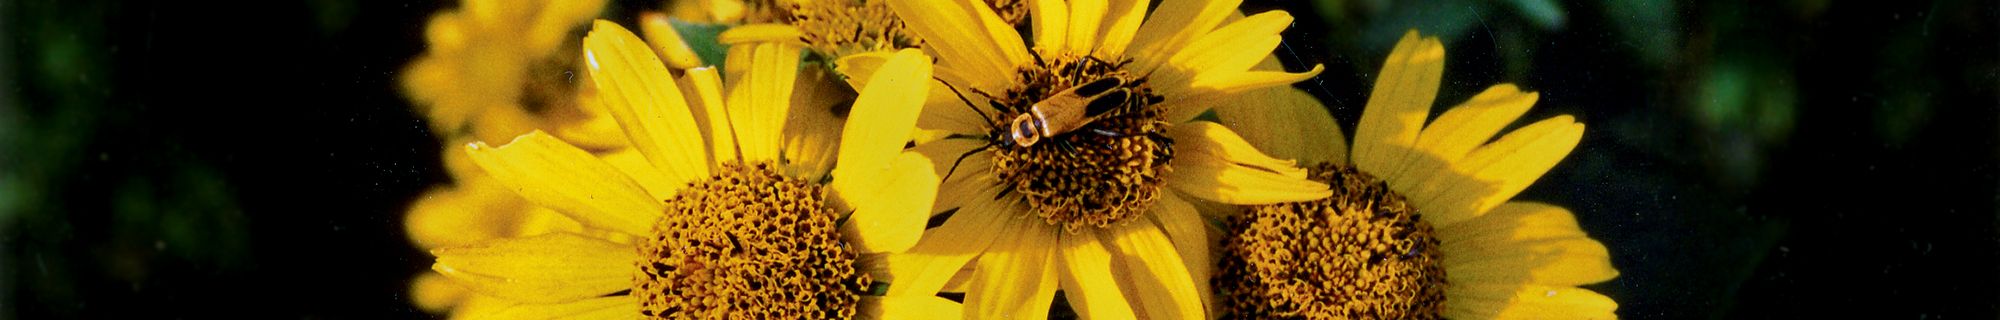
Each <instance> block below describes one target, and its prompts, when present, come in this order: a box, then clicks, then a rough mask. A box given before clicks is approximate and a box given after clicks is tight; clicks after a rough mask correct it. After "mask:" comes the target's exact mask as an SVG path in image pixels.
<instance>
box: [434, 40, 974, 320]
mask: <svg viewBox="0 0 2000 320" xmlns="http://www.w3.org/2000/svg"><path fill="white" fill-rule="evenodd" d="M584 48H585V49H584V54H585V56H586V63H587V65H588V66H589V70H590V73H591V78H592V79H593V81H594V82H595V84H596V87H597V88H598V89H599V90H601V92H602V95H601V98H603V105H604V106H605V107H606V109H607V110H608V111H609V113H610V114H611V115H612V118H614V119H615V120H616V121H617V123H618V127H619V128H620V129H621V131H623V132H624V134H625V135H626V136H627V137H629V138H630V139H631V144H632V147H633V148H634V149H636V150H637V151H638V152H637V153H638V154H640V155H641V158H643V162H644V164H645V165H644V166H643V167H647V168H651V169H652V170H622V169H621V168H620V166H618V165H616V164H614V163H610V162H611V161H610V160H611V159H608V158H602V157H598V156H594V155H592V154H590V153H588V152H586V151H584V150H582V149H580V148H578V147H576V146H574V145H571V144H569V143H566V142H564V141H561V140H558V139H556V138H554V137H552V136H550V135H548V134H545V133H541V132H532V133H529V134H526V135H522V136H520V137H518V138H516V139H514V141H513V142H511V143H508V144H506V145H504V146H500V147H497V148H496V147H492V146H489V145H487V144H485V143H483V142H481V143H474V144H472V145H471V146H468V147H467V150H468V151H467V152H468V153H469V154H470V157H471V158H472V160H473V161H474V162H476V163H477V164H478V166H479V167H480V168H482V169H484V170H487V171H488V172H489V173H490V174H491V176H493V177H494V178H495V180H496V181H498V182H500V184H502V185H504V186H505V187H507V188H508V189H511V190H515V191H517V192H518V193H519V194H520V195H521V196H523V198H525V199H527V200H528V201H529V202H531V203H534V204H537V205H540V206H542V207H546V208H552V209H554V210H555V211H556V212H559V213H561V214H563V215H564V216H567V217H569V218H571V219H574V220H575V221H577V222H580V223H581V225H582V226H583V227H584V229H585V230H599V231H602V232H601V233H588V232H585V233H578V232H566V231H558V232H552V233H547V234H542V235H538V236H531V237H516V238H507V239H501V240H492V241H484V242H481V243H478V244H473V245H467V246H459V247H451V248H444V249H438V250H434V251H433V254H435V255H437V256H438V260H437V264H436V265H435V266H434V269H435V270H437V271H439V272H440V273H442V274H443V275H444V276H445V277H447V278H448V279H449V281H451V282H454V283H457V284H459V285H463V286H465V287H467V288H471V289H472V290H474V291H475V292H479V293H481V294H485V295H489V296H492V297H495V298H498V299H500V300H504V301H505V303H503V304H504V306H503V307H500V308H495V309H490V312H491V313H488V314H483V316H491V317H500V318H547V317H563V318H630V317H633V316H635V315H636V316H644V317H727V318H738V317H742V318H830V317H837V318H846V317H854V316H857V315H864V316H868V317H881V316H884V312H911V313H909V314H905V315H912V316H922V317H931V316H940V315H945V316H948V315H951V314H954V313H955V312H956V311H957V310H956V305H955V304H952V303H950V301H949V300H943V299H942V298H937V297H934V296H908V297H905V296H886V297H885V296H862V294H863V293H866V292H867V291H868V289H869V287H870V281H869V279H868V277H867V275H866V274H863V273H860V272H857V268H858V269H868V268H869V267H867V266H865V265H863V266H857V265H856V264H855V259H856V258H857V257H858V256H859V255H860V254H864V253H866V254H877V253H888V252H898V251H902V250H905V249H907V248H909V247H910V246H912V245H914V244H915V243H916V242H917V239H918V236H920V235H921V234H922V230H923V228H924V224H925V222H926V221H927V218H928V216H927V213H928V210H929V208H930V207H931V204H930V201H929V200H930V199H932V198H934V194H935V193H936V191H937V177H936V175H935V173H934V169H933V167H932V164H931V161H930V160H929V159H926V158H924V157H923V156H921V155H920V154H918V153H914V152H905V151H903V146H904V144H905V143H906V141H907V137H908V136H909V135H910V134H909V132H910V131H913V130H914V124H915V122H916V118H917V110H918V108H920V107H921V106H922V104H923V99H924V98H925V95H924V94H922V93H923V92H925V91H926V90H928V84H929V83H930V80H929V79H930V70H931V67H930V65H929V63H928V62H929V58H928V57H926V56H924V55H923V54H922V53H920V52H917V51H915V50H904V51H900V52H897V53H895V54H893V56H892V57H890V58H888V59H887V60H886V61H885V62H884V64H883V65H882V66H881V69H880V71H879V72H877V73H876V74H875V76H873V77H871V78H870V79H869V80H870V81H871V82H873V83H878V84H883V85H880V86H877V87H875V88H870V89H868V90H863V91H861V92H860V93H859V96H858V98H856V100H855V101H854V104H853V108H852V109H851V111H850V112H849V114H848V117H849V119H851V120H850V121H848V122H846V123H845V124H844V125H843V124H841V123H840V122H839V121H838V120H837V118H836V117H833V116H832V115H831V114H827V115H815V114H813V113H815V112H814V111H816V110H815V109H813V108H810V107H805V108H802V107H801V105H803V104H798V103H793V101H795V99H796V97H797V92H795V91H797V90H795V84H796V82H795V81H797V78H798V77H799V76H800V75H799V74H798V72H799V68H798V64H799V60H798V56H799V50H800V47H799V46H798V45H797V44H796V43H794V42H790V41H770V42H767V41H746V42H744V43H742V44H738V45H736V46H734V47H732V48H731V49H730V53H729V54H730V59H729V60H728V61H729V65H727V66H725V67H724V68H723V69H722V70H720V71H718V70H716V69H713V68H696V69H690V70H687V71H686V72H685V73H684V74H683V75H681V76H680V77H675V76H673V75H672V74H671V73H670V72H669V70H668V69H667V68H666V65H665V64H664V63H662V62H661V59H660V56H659V55H658V53H656V51H654V50H652V49H651V48H648V46H647V45H645V43H644V42H642V41H641V40H639V38H638V37H637V36H636V35H634V34H632V33H631V32H630V31H627V30H626V29H624V28H622V27H620V26H618V25H616V24H613V23H610V22H604V21H599V22H597V24H596V25H595V27H594V29H593V30H592V31H591V33H590V35H589V36H587V37H585V40H584ZM725 80H727V82H726V85H725V82H724V81H725ZM820 110H823V109H820ZM801 111H803V112H802V113H801ZM799 118H809V119H814V120H799ZM801 123H803V125H798V124H801ZM788 126H799V127H804V128H798V129H794V128H788ZM835 164H837V166H836V165H835ZM836 222H839V223H838V224H837V225H836Z"/></svg>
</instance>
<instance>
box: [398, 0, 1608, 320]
mask: <svg viewBox="0 0 2000 320" xmlns="http://www.w3.org/2000/svg"><path fill="white" fill-rule="evenodd" d="M474 1H475V2H476V1H477V0H474ZM475 2H468V3H465V4H463V5H462V7H461V8H459V9H457V10H454V11H450V12H446V13H441V14H439V15H438V16H437V18H434V19H433V23H432V24H431V25H430V26H429V30H430V35H429V37H427V39H428V40H429V41H430V43H431V46H430V49H429V51H428V52H426V53H425V55H424V56H422V57H419V58H418V59H417V60H416V62H414V63H413V64H412V65H411V66H410V67H409V71H408V72H407V73H406V74H407V75H406V76H405V83H406V86H405V89H406V92H407V93H408V95H409V96H410V98H411V99H412V100H413V101H414V102H415V103H416V105H418V107H419V108H420V109H421V111H423V112H424V114H425V115H426V116H427V117H428V118H429V119H430V120H431V123H432V126H433V128H434V129H435V130H436V131H437V133H438V134H439V136H441V137H443V139H445V141H446V142H448V143H451V144H453V145H455V146H454V147H450V148H447V151H446V152H445V154H446V156H445V158H446V167H447V169H448V171H450V172H451V174H452V177H453V179H454V182H453V183H452V185H450V186H445V187H439V188H438V189H437V190H434V191H432V192H429V193H426V195H425V196H424V197H423V198H421V199H418V200H417V202H416V203H415V204H414V205H412V207H411V209H410V213H409V215H408V218H407V220H406V225H407V226H408V230H409V234H410V237H411V239H412V241H413V242H415V243H416V244H417V245H418V246H419V247H421V248H423V249H425V250H428V251H429V252H430V253H431V254H432V255H434V256H436V263H435V265H434V266H433V270H434V271H435V273H427V274H425V275H420V276H418V278H417V279H416V280H415V281H414V283H413V285H412V287H413V289H412V290H413V292H412V295H411V296H412V297H413V299H412V300H413V302H415V303H416V304H417V305H418V306H420V307H422V308H423V309H425V310H430V311H433V312H440V313H448V314H450V315H451V316H453V317H467V318H535V319H543V318H605V319H614V318H631V317H634V316H638V317H643V318H882V319H905V318H918V319H933V318H976V319H988V318H1005V319H1014V318H1036V319H1039V318H1046V317H1049V316H1051V314H1052V313H1056V314H1069V313H1073V314H1074V315H1078V316H1082V317H1086V318H1100V319H1132V318H1148V319H1207V318H1272V317H1285V318H1315V319H1347V318H1366V319H1388V318H1394V319H1403V318H1424V319H1435V318H1453V319H1514V318H1528V319H1547V318H1565V319H1567V318H1578V319H1607V318H1615V317H1616V315H1614V314H1613V311H1615V309H1616V307H1617V304H1616V303H1615V302H1614V301H1612V300H1611V299H1609V298H1607V297H1605V296H1603V295H1601V294H1598V293H1595V292H1592V291H1590V290H1587V289H1581V288H1578V287H1577V286H1580V285H1587V284H1592V283H1598V282H1603V281H1607V280H1610V279H1612V278H1614V277H1616V276H1617V274H1618V272H1617V270H1616V269H1614V268H1613V267H1612V266H1611V264H1610V258H1609V253H1608V252H1607V251H1606V249H1605V247H1604V246H1603V245H1602V244H1600V243H1598V242H1597V241H1596V240H1593V239H1591V238H1590V237H1589V236H1588V235H1587V234H1585V233H1584V232H1583V230H1582V229H1581V228H1580V227H1578V225H1577V224H1576V221H1575V218H1574V214H1572V213H1571V212H1570V211H1568V210H1566V209H1564V208H1562V207H1560V206H1556V205H1551V204H1542V203H1531V202H1520V201H1513V200H1512V198H1513V196H1514V195H1515V194H1518V193H1520V192H1521V191H1522V190H1523V189H1525V188H1526V187H1527V186H1528V185H1530V184H1532V183H1533V182H1534V181H1535V180H1536V179H1538V178H1539V177H1540V176H1541V175H1542V174H1544V173H1546V172H1547V171H1548V170H1550V168H1552V167H1553V166H1554V165H1555V164H1556V163H1557V162H1559V161H1560V160H1561V159H1562V158H1564V157H1566V156H1567V155H1568V154H1569V153H1570V151H1571V150H1572V149H1573V148H1574V147H1575V146H1576V144H1577V143H1578V141H1579V140H1580V139H1581V137H1582V133H1583V125H1582V124H1580V123H1577V122H1576V121H1575V120H1574V119H1573V118H1571V117H1569V116H1558V117H1554V118H1549V119H1544V120H1540V121H1536V122H1534V123H1531V124H1528V125H1526V126H1522V127H1519V128H1517V129H1515V130H1512V132H1507V133H1505V134H1501V131H1502V129H1504V128H1507V127H1509V126H1510V125H1511V124H1512V123H1514V122H1515V120H1517V119H1518V118H1520V117H1521V116H1522V115H1523V114H1525V113H1526V111H1527V110H1528V108H1529V107H1531V106H1532V105H1533V104H1534V103H1535V101H1536V99H1537V97H1538V96H1537V95H1536V94H1535V93H1533V92H1527V91H1522V90H1521V89H1520V88H1518V87H1516V86H1514V85H1511V84H1501V85H1496V86H1493V87H1492V88H1490V89H1487V90H1486V91H1485V92H1482V93H1480V94H1478V95H1476V96H1474V97H1473V98H1471V99H1470V100H1468V101H1465V102H1463V103H1461V104H1459V105H1458V106H1454V107H1451V108H1449V109H1446V110H1445V111H1444V112H1443V113H1442V114H1441V115H1439V116H1437V117H1436V118H1435V119H1431V117H1430V115H1431V114H1432V112H1431V109H1432V107H1433V106H1432V104H1433V102H1434V100H1435V97H1436V95H1437V91H1438V87H1439V84H1440V83H1441V76H1442V71H1443V65H1444V55H1445V50H1444V48H1443V46H1442V45H1441V43H1440V42H1439V41H1438V40H1437V39H1435V38H1427V37H1422V36H1420V35H1419V34H1418V33H1416V32H1415V31H1411V32H1410V33H1409V34H1408V35H1406V36H1405V37H1404V38H1403V40H1402V41H1401V42H1399V43H1398V44H1397V45H1396V47H1395V49H1394V51H1393V52H1391V53H1390V55H1389V56H1388V57H1387V58H1386V59H1385V60H1384V62H1383V68H1382V71H1381V72H1380V73H1379V74H1378V75H1377V79H1376V84H1375V86H1374V88H1373V90H1374V91H1373V92H1372V93H1371V95H1370V96H1371V100H1370V101H1369V103H1368V106H1367V108H1366V109H1365V111H1364V113H1363V114H1362V118H1361V119H1360V122H1359V125H1358V126H1357V130H1356V131H1355V134H1354V136H1355V138H1354V139H1353V140H1352V142H1351V145H1352V146H1353V148H1352V150H1351V151H1350V149H1349V146H1350V141H1349V140H1348V139H1347V138H1346V135H1345V134H1344V133H1343V131H1342V129H1341V128H1340V127H1339V126H1338V125H1337V124H1336V121H1335V120H1334V119H1333V118H1332V117H1331V116H1330V114H1329V113H1328V112H1327V110H1326V108H1325V106H1323V105H1321V104H1320V103H1319V102H1318V101H1317V100H1315V99H1314V98H1313V97H1312V96H1311V95H1310V94H1307V93H1305V92H1303V91H1300V90H1298V89H1294V88H1292V87H1291V86H1290V85H1291V84H1292V83H1294V82H1298V81H1300V80H1304V79H1308V78H1310V77H1313V76H1315V75H1317V74H1318V73H1319V72H1320V70H1321V68H1320V67H1318V66H1315V67H1313V68H1312V69H1311V70H1307V71H1304V72H1287V71H1284V70H1280V69H1281V68H1280V67H1279V66H1278V65H1277V63H1276V60H1274V59H1272V58H1271V52H1272V50H1274V49H1275V48H1276V47H1277V46H1278V45H1279V43H1280V41H1282V38H1281V36H1280V32H1282V31H1284V30H1285V29H1286V28H1287V27H1288V26H1290V25H1291V23H1292V17H1291V16H1290V14H1289V13H1287V12H1284V11H1267V12H1257V13H1253V14H1248V15H1246V14H1245V13H1243V12H1241V11H1239V8H1238V6H1239V5H1240V0H1238V1H1229V0H1165V1H1157V2H1158V7H1152V6H1153V5H1154V2H1155V1H1146V0H1020V1H1011V0H1010V1H977V0H791V1H755V0H752V1H738V0H703V1H680V2H676V3H675V4H673V5H672V9H669V10H668V12H669V13H649V14H642V15H639V17H638V19H637V21H633V22H632V24H634V25H637V26H638V27H639V28H638V29H639V30H640V31H641V32H640V33H634V32H632V31H630V30H628V29H627V28H626V27H624V26H621V25H620V24H619V23H617V22H612V21H608V20H596V22H594V23H591V24H589V25H590V27H589V31H588V32H587V34H586V35H584V36H582V37H581V39H577V38H573V36H574V35H575V34H576V33H573V32H572V31H573V29H577V28H581V27H582V26H583V25H584V22H586V21H590V20H591V19H593V18H595V17H597V15H598V14H599V11H601V9H602V7H603V4H602V3H599V2H593V1H584V2H548V3H542V2H535V1H529V2H509V3H484V2H476V3H475ZM672 20H682V21H704V22H708V23H720V24H722V25H726V26H728V27H729V30H728V31H725V32H723V33H721V34H720V35H717V36H715V38H716V39H717V41H718V42H719V43H720V44H721V45H724V46H726V48H727V49H726V54H725V56H724V57H723V58H724V59H723V60H722V61H703V60H702V59H701V58H699V57H697V56H696V55H695V54H694V52H695V51H696V50H694V48H693V47H692V46H691V44H690V43H688V42H685V41H683V39H685V38H684V37H683V35H682V34H680V33H678V31H677V30H676V29H675V23H673V22H671V21H672ZM1017 30H1028V34H1023V33H1022V32H1021V31H1017ZM641 34H643V36H642V35H641ZM711 63H720V65H719V66H716V65H714V64H711ZM815 65H817V66H819V67H812V66H815ZM1205 115H1206V116H1205ZM1496 135H1497V136H1498V137H1497V138H1495V137H1496ZM1058 301H1061V302H1063V303H1062V304H1060V306H1066V308H1067V309H1063V308H1059V307H1058V306H1059V304H1058V303H1057V302H1058Z"/></svg>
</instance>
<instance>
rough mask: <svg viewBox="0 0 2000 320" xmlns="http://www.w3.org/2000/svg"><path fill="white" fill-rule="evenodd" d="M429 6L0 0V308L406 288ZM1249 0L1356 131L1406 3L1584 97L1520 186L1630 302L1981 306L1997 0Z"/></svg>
mask: <svg viewBox="0 0 2000 320" xmlns="http://www.w3.org/2000/svg"><path fill="white" fill-rule="evenodd" d="M451 5H452V4H448V3H447V4H440V3H433V2H390V1H368V2H348V1H331V0H308V1H292V2H245V3H162V2H156V1H128V2H87V1H84V2H79V1H49V0H20V1H5V2H0V39H4V40H5V41H4V42H0V318H22V319H38V318H109V317H132V316H137V317H148V318H183V317H186V318H208V317H220V316H254V317H260V318H261V317H284V318H292V317H300V318H382V317H391V318H416V317H424V316H425V314H422V313H421V312H419V311H417V310H415V308H414V307H412V306H411V305H410V304H409V302H408V301H407V300H406V297H405V292H407V285H408V283H407V281H408V280H409V279H410V276H411V275H414V274H416V273H417V272H420V271H422V270H426V269H427V268H428V267H429V265H430V258H429V256H428V255H427V254H425V253H423V252H421V251H419V250H417V249H415V248H414V247H413V246H411V244H410V243H409V242H408V240H406V239H407V238H406V237H405V236H404V235H403V231H402V230H403V229H402V226H401V221H402V217H401V216H402V213H403V210H404V207H405V206H407V205H408V203H409V201H410V200H412V199H413V198H414V197H416V195H417V192H419V191H420V190H422V189H423V188H424V187H426V186H429V185H432V184H436V183H441V182H444V181H445V179H446V177H445V174H444V172H443V169H442V165H441V164H440V163H439V159H438V156H437V155H438V152H437V151H438V150H440V149H439V148H442V147H445V146H441V145H439V143H438V142H436V139H435V138H433V137H431V136H430V133H429V132H428V127H427V126H426V125H425V124H424V123H423V122H422V121H421V120H419V119H418V116H417V115H416V114H415V113H414V112H413V111H412V110H411V108H410V106H409V103H408V102H407V100H405V99H403V98H402V96H401V95H400V94H399V93H398V92H397V91H396V88H397V87H398V86H397V82H396V77H397V73H398V71H400V70H401V69H402V68H403V66H404V64H405V63H407V62H408V61H409V59H411V58H412V57H414V56H415V55H417V54H418V53H419V52H421V51H422V49H423V48H422V39H421V38H422V27H423V22H424V21H425V19H426V17H428V16H429V15H430V14H431V13H433V12H434V11H436V10H437V9H438V8H440V7H446V6H451ZM656 5H657V3H652V2H647V3H629V2H625V3H619V4H617V5H614V6H613V7H612V8H610V9H608V10H607V12H606V14H607V15H608V16H609V17H612V18H613V19H617V20H619V21H629V20H630V19H629V17H631V16H632V15H633V14H634V13H635V12H637V11H638V10H642V9H646V8H653V7H656ZM1245 8H1246V11H1252V12H1255V11H1262V10H1268V9H1272V8H1282V9H1287V10H1289V11H1291V12H1292V14H1293V15H1294V16H1295V17H1297V21H1298V23H1297V24H1296V25H1295V26H1293V28H1291V29H1290V30H1288V31H1287V33H1286V35H1287V41H1286V45H1284V46H1282V47H1280V48H1279V50H1278V52H1277V54H1278V55H1279V56H1280V58H1281V59H1283V60H1285V61H1286V62H1287V64H1288V65H1290V66H1294V67H1300V66H1304V65H1308V64H1309V63H1324V64H1325V65H1326V66H1327V71H1326V72H1325V73H1323V74H1322V75H1321V76H1320V77H1319V78H1316V79H1313V80H1309V81H1306V82H1304V83H1301V84H1300V85H1299V86H1300V87H1302V88H1305V89H1307V90H1308V91H1310V92H1312V93H1314V94H1315V95H1318V96H1319V97H1320V98H1321V99H1322V100H1323V101H1325V102H1326V104H1327V105H1328V107H1329V108H1332V112H1333V114H1334V115H1335V117H1337V118H1338V119H1339V122H1340V123H1341V124H1342V125H1343V126H1344V127H1346V128H1347V130H1349V131H1350V132H1351V131H1352V130H1353V125H1354V123H1355V122H1356V120H1357V119H1358V118H1359V117H1360V113H1361V108H1362V106H1363V105H1365V103H1366V101H1367V97H1366V94H1367V92H1368V91H1369V88H1370V86H1371V84H1372V81H1373V79H1374V72H1376V71H1377V70H1376V69H1377V68H1379V66H1380V63H1381V60H1382V58H1383V57H1384V56H1385V55H1386V54H1387V52H1388V50H1389V46H1390V45H1392V44H1393V42H1394V41H1395V39H1396V37H1399V36H1401V35H1402V33H1403V31H1404V30H1406V29H1409V28H1417V29H1420V30H1422V31H1423V32H1424V33H1425V34H1436V35H1438V36H1439V37H1440V38H1442V40H1443V41H1444V42H1445V45H1446V49H1447V50H1448V59H1447V61H1448V64H1447V65H1446V69H1445V76H1444V79H1445V82H1444V85H1443V87H1442V89H1441V90H1440V92H1441V94H1440V97H1439V98H1438V100H1437V101H1438V103H1439V104H1441V105H1446V106H1448V105H1450V104H1454V103H1457V102H1459V101H1463V100H1465V99H1466V98H1468V97H1470V96H1471V95H1472V94H1474V93H1477V92H1478V91H1479V90H1481V89H1484V88H1485V87H1486V86H1488V85H1491V84H1496V83H1501V82H1512V83H1516V84H1519V85H1521V86H1522V87H1523V89H1526V90H1531V91H1537V92H1540V93H1541V100H1540V102H1539V103H1538V104H1537V105H1536V108H1535V109H1533V110H1532V111H1530V112H1529V114H1528V115H1526V116H1525V117H1523V119H1540V118H1546V117H1549V116H1553V115H1557V114H1571V115H1576V116H1577V117H1578V119H1579V121H1581V122H1583V123H1586V124H1588V125H1589V129H1588V131H1587V132H1586V134H1585V136H1584V139H1583V141H1582V143H1581V144H1579V145H1578V146H1577V148H1576V151H1575V152H1574V153H1573V154H1571V155H1570V156H1569V158H1567V159H1566V160H1564V162H1562V163H1561V164H1560V165H1558V166H1556V167H1555V169H1553V170H1551V171H1550V172H1549V174H1548V175H1547V176H1545V177H1543V178H1542V180H1540V182H1538V183H1537V184H1536V185H1535V186H1533V187H1530V188H1529V189H1528V190H1527V191H1526V192H1524V193H1522V195H1521V196H1520V197H1519V198H1521V199H1528V200H1537V201H1546V202H1551V203H1556V204H1561V205H1565V206H1567V207H1569V208H1571V209H1572V210H1574V211H1575V212H1576V214H1577V219H1578V220H1579V222H1580V223H1581V224H1582V225H1583V227H1584V229H1585V230H1586V231H1587V232H1589V233H1590V234H1591V235H1592V236H1593V237H1595V238H1597V239H1599V240H1601V241H1603V242H1604V243H1605V245H1606V246H1607V247H1609V248H1610V249H1611V252H1612V255H1613V257H1612V261H1613V263H1614V265H1616V266H1617V267H1618V268H1619V269H1620V271H1621V272H1622V275H1621V276H1620V277H1619V278H1617V279H1615V280H1612V281H1611V282H1607V283H1603V284H1598V285H1593V286H1589V287H1588V288H1591V289H1594V290H1598V291H1600V292H1604V293H1605V294H1607V295H1609V296H1611V297H1612V298H1614V299H1617V300H1618V301H1619V303H1620V310H1619V313H1620V315H1621V316H1623V317H1627V318H1642V319H1650V318H1676V319H1678V318H1809V317H1826V316H1839V317H1844V318H1845V317H1861V318H1916V319H1941V318H1942V319H1954V318H1988V319H1990V318H1994V317H1996V316H2000V305H1996V303H2000V237H1996V232H1995V230H1996V223H2000V216H1996V213H1995V210H1994V209H1995V205H1996V204H2000V190H1996V185H2000V175H1996V174H2000V172H1996V170H2000V167H1996V165H2000V153H1996V152H2000V141H1996V139H2000V126H1996V124H2000V92H1996V91H2000V49H1996V46H2000V30H1997V29H1996V28H2000V26H1997V25H1996V23H1997V22H2000V5H1996V4H1994V3H1990V2H1980V1H1937V2H1907V3H1894V4H1890V3H1860V2H1842V3H1835V2H1834V1H1815V0H1791V1H1765V2H1757V3H1739V2H1737V1H1690V2H1668V1H1651V0H1642V1H1556V0H1513V1H1473V0H1455V1H1422V2H1414V1H1413V2H1395V1H1386V0H1363V1H1341V0H1318V1H1305V0H1282V1H1249V3H1248V4H1246V6H1245ZM1302 62H1303V63H1304V64H1302ZM1437 110H1438V111H1441V110H1442V107H1440V108H1438V109H1437ZM1524 122H1525V121H1524Z"/></svg>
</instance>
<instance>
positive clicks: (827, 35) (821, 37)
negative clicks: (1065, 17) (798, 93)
mask: <svg viewBox="0 0 2000 320" xmlns="http://www.w3.org/2000/svg"><path fill="white" fill-rule="evenodd" d="M986 2H987V3H988V4H989V5H992V6H993V9H994V11H995V12H997V13H999V14H1000V15H1001V17H1002V20H1005V21H1006V22H1007V24H1008V25H1015V24H1018V23H1019V22H1020V21H1021V20H1022V19H1026V18H1027V12H1028V10H1027V5H1026V3H1025V2H1023V1H1022V0H987V1H986ZM783 22H785V23H788V24H791V25H792V26H794V27H798V28H799V30H800V31H803V32H804V34H805V35H804V37H803V39H800V40H803V41H805V43H806V45H807V46H808V47H810V48H811V49H812V51H813V52H818V53H820V54H822V55H825V56H828V57H844V56H847V55H850V54H855V53H862V52H870V51H882V50H895V49H902V48H919V47H923V39H919V38H917V37H916V35H914V34H910V33H909V31H908V29H907V28H906V27H904V25H903V20H902V19H900V18H897V17H896V13H895V12H894V11H892V10H890V9H889V4H888V1H885V0H818V1H795V2H792V3H791V4H790V6H789V8H788V10H787V11H786V14H785V15H784V16H783Z"/></svg>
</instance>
